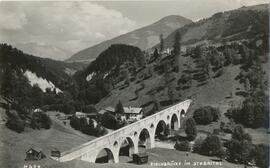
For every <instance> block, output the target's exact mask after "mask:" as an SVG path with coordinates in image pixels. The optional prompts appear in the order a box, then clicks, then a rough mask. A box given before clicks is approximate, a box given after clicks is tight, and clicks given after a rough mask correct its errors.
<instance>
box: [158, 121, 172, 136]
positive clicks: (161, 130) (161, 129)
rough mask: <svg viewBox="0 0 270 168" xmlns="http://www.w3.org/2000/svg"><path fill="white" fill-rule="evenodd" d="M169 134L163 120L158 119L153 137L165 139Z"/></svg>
mask: <svg viewBox="0 0 270 168" xmlns="http://www.w3.org/2000/svg"><path fill="white" fill-rule="evenodd" d="M168 135H169V128H168V126H167V125H166V123H165V121H163V120H160V121H159V122H158V124H157V127H156V130H155V139H160V140H165V139H166V137H167V136H168Z"/></svg>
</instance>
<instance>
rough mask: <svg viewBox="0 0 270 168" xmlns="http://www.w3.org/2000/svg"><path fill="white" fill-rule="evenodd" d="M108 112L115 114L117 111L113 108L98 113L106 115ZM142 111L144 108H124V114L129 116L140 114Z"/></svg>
mask: <svg viewBox="0 0 270 168" xmlns="http://www.w3.org/2000/svg"><path fill="white" fill-rule="evenodd" d="M107 111H109V112H113V113H114V112H115V109H114V108H113V107H110V106H109V107H106V108H105V109H102V110H100V111H99V112H98V113H99V114H104V113H106V112H107ZM141 111H142V108H137V107H124V112H125V113H127V114H139V113H140V112H141Z"/></svg>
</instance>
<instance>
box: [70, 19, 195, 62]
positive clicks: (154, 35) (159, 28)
mask: <svg viewBox="0 0 270 168" xmlns="http://www.w3.org/2000/svg"><path fill="white" fill-rule="evenodd" d="M189 23H192V21H191V20H189V19H187V18H185V17H182V16H177V15H170V16H167V17H164V18H162V19H161V20H159V21H157V22H155V23H153V24H151V25H149V26H146V27H143V28H140V29H137V30H134V31H132V32H129V33H127V34H123V35H120V36H118V37H116V38H113V39H111V40H107V41H104V42H101V43H99V44H97V45H94V46H92V47H89V48H86V49H84V50H82V51H80V52H78V53H76V54H74V55H73V56H71V57H70V58H69V59H68V60H66V61H67V62H80V61H89V62H91V61H93V60H94V59H95V58H96V57H97V56H98V55H99V54H100V53H101V52H102V51H104V50H105V49H107V48H108V47H109V46H111V45H112V44H117V43H122V44H129V45H133V46H137V47H139V48H140V49H141V50H145V49H147V48H150V47H152V46H154V45H156V44H157V43H158V42H159V36H160V34H163V36H164V37H167V36H168V35H169V34H170V33H172V32H173V31H174V30H175V29H177V28H180V27H183V26H184V25H186V24H189Z"/></svg>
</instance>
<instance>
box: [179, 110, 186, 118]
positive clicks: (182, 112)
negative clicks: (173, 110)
mask: <svg viewBox="0 0 270 168" xmlns="http://www.w3.org/2000/svg"><path fill="white" fill-rule="evenodd" d="M185 115H186V112H185V110H184V109H182V110H181V112H180V116H181V117H184V116H185Z"/></svg>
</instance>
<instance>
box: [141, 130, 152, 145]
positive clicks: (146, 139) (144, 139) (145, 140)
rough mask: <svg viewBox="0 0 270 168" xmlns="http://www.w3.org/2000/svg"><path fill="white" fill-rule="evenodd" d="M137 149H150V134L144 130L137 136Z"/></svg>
mask: <svg viewBox="0 0 270 168" xmlns="http://www.w3.org/2000/svg"><path fill="white" fill-rule="evenodd" d="M138 147H143V148H145V149H150V148H151V134H150V132H149V130H148V129H146V128H144V129H142V130H141V132H140V134H139V139H138Z"/></svg>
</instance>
